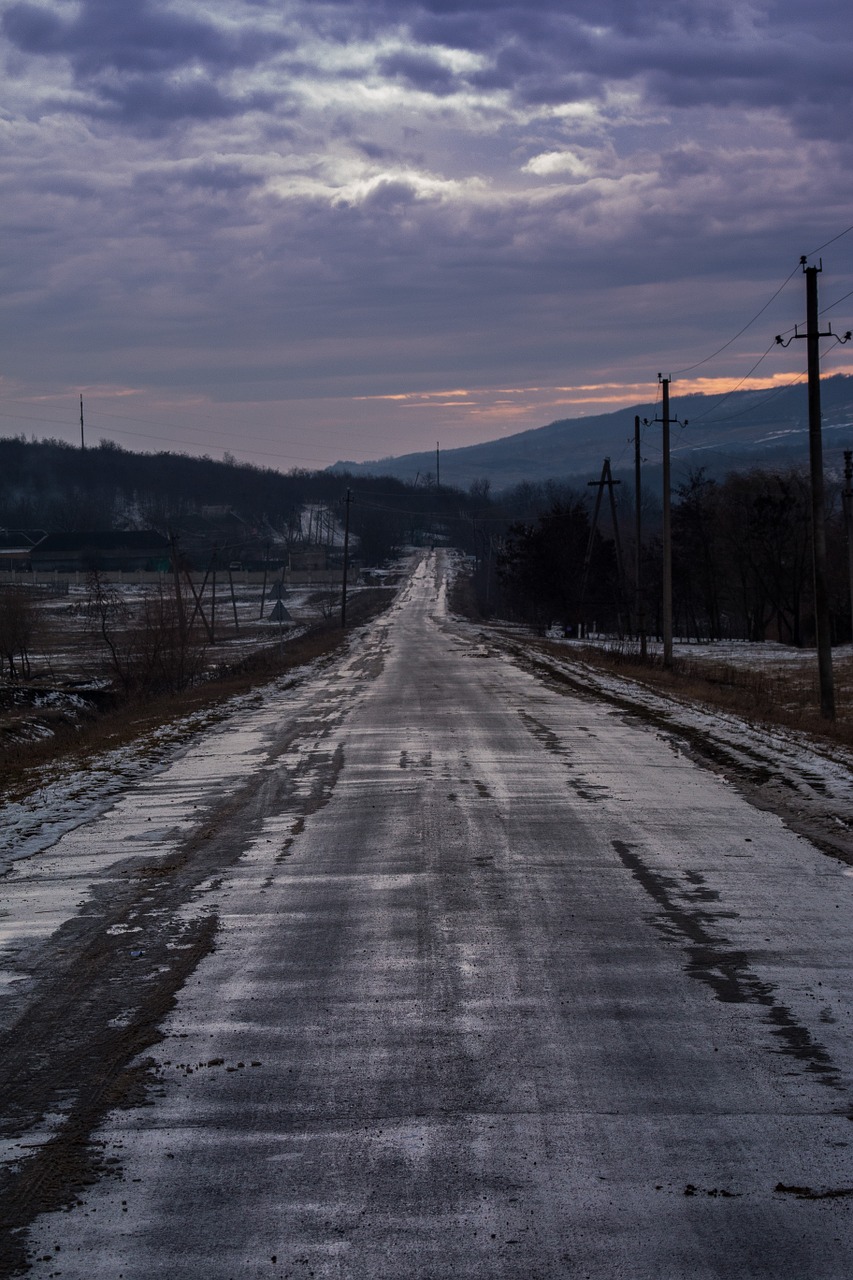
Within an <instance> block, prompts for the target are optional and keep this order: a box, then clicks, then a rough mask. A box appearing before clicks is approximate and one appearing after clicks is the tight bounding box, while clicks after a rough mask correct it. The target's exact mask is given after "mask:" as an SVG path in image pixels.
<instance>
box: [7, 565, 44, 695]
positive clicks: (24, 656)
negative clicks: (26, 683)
mask: <svg viewBox="0 0 853 1280" xmlns="http://www.w3.org/2000/svg"><path fill="white" fill-rule="evenodd" d="M37 627H38V611H37V609H36V606H35V602H34V601H33V599H32V596H31V595H30V594H29V593H28V592H27V590H26V588H25V587H8V588H5V589H4V590H2V591H0V656H2V660H3V668H4V670H5V668H6V666H7V665H8V674H9V679H10V680H16V679H18V677H19V675H20V676H21V677H22V678H23V679H29V676H30V650H31V649H32V645H33V640H34V638H35V635H36V631H37Z"/></svg>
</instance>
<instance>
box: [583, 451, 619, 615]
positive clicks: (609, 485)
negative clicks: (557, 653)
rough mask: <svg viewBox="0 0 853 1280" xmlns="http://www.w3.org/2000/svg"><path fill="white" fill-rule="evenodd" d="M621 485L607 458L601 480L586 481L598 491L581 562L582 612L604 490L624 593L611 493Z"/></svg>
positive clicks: (617, 526) (614, 499) (616, 522)
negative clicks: (607, 500)
mask: <svg viewBox="0 0 853 1280" xmlns="http://www.w3.org/2000/svg"><path fill="white" fill-rule="evenodd" d="M621 483H622V481H621V480H614V479H613V473H612V471H611V470H610V459H609V458H605V459H604V465H603V466H602V468H601V479H600V480H588V481H587V485H588V487H589V488H590V489H598V493H597V494H596V495H595V509H594V511H593V516H592V524H591V525H590V529H589V539H588V541H587V545H586V555H585V556H584V562H583V574H582V576H581V593H580V608H581V611H582V610H583V603H584V598H585V596H586V587H587V581H588V579H589V570H590V566H591V564H592V549H593V546H594V544H595V534H596V530H597V529H598V517H599V514H600V512H601V495H602V494H603V492H604V490H605V488H606V489H607V492H608V496H609V498H610V519H611V520H612V522H613V543H614V546H615V548H616V573H617V576H618V579H619V594H620V595H622V594H623V593H624V574H623V564H622V542H621V539H620V537H619V523H618V520H617V517H616V498H615V495H614V493H613V486H614V485H615V484H621ZM619 628H620V634H621V628H622V623H621V620H620V623H619Z"/></svg>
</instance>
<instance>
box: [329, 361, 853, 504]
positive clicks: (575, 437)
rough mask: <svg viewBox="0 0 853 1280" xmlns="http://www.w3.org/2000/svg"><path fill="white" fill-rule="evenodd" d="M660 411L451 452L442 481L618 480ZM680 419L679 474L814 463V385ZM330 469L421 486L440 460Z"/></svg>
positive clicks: (699, 405)
mask: <svg viewBox="0 0 853 1280" xmlns="http://www.w3.org/2000/svg"><path fill="white" fill-rule="evenodd" d="M821 394H822V405H823V431H824V453H825V456H826V463H827V467H828V468H831V469H840V467H841V465H842V464H841V453H842V451H843V450H844V449H845V448H851V447H853V377H850V376H846V375H844V374H837V375H835V376H833V377H830V378H825V379H824V380H823V381H822V383H821ZM658 413H659V405H658V406H655V405H653V404H637V405H632V406H631V407H630V408H627V409H618V410H616V412H614V413H604V414H594V415H590V416H587V417H583V418H561V419H559V420H558V421H556V422H551V423H549V424H548V425H547V426H544V427H534V428H532V429H530V430H528V431H520V432H518V433H517V434H516V435H511V436H505V437H504V438H503V439H500V440H489V441H486V442H485V443H484V444H475V445H468V446H466V447H464V448H461V449H444V450H442V453H441V480H442V483H446V484H448V485H456V486H459V487H467V486H468V485H470V484H471V482H472V481H474V480H479V479H481V478H485V477H488V479H489V480H491V482H492V485H493V487H494V488H495V489H503V488H506V487H508V486H510V485H515V484H519V483H521V482H522V481H534V482H535V481H542V480H553V479H569V480H572V479H580V478H584V479H586V478H587V477H588V476H589V475H590V474H591V473H597V472H598V471H600V469H601V463H602V459H603V458H604V457H605V456H606V457H609V458H610V459H611V463H612V466H613V470H614V472H616V471H619V470H620V469H621V470H622V471H623V472H624V471H626V470H627V469H628V468H629V467H631V466H632V465H633V448H632V441H633V434H634V418H635V416H636V415H639V417H640V418H641V419H643V418H648V419H650V420H652V421H653V420H654V418H655V417H656V416H657V415H658ZM672 413H673V414H677V415H678V417H679V418H680V419H681V420H682V421H683V420H685V419H686V420H687V422H688V424H689V425H688V426H687V427H685V428H684V429H682V428H680V427H674V428H673V435H672V450H673V474H674V476H675V477H676V478H677V477H679V476H684V475H686V473H687V472H688V471H690V470H691V469H695V468H697V467H700V466H701V467H705V468H706V470H707V472H708V474H710V475H723V474H725V473H726V472H728V471H742V470H745V469H747V468H749V467H752V466H761V467H769V468H774V467H786V466H790V465H792V464H793V465H796V464H798V463H803V464H805V463H807V461H808V401H807V392H806V386H805V383H804V382H801V383H797V384H796V385H795V386H789V387H784V388H781V389H779V390H776V391H772V392H768V391H736V392H734V393H733V394H731V395H728V396H726V397H725V399H724V400H723V398H721V397H720V396H704V395H691V396H677V397H676V396H673V399H672ZM659 432H660V428H659V427H655V426H650V427H646V428H644V434H643V441H644V444H643V452H644V455H646V456H647V460H648V462H649V463H650V464H651V466H652V467H654V464H655V462H656V461H658V460H659V457H660V434H659ZM330 470H341V471H344V470H345V471H348V472H350V473H352V474H354V475H359V474H361V475H388V476H395V477H397V478H398V479H401V480H408V481H410V482H411V481H414V479H415V477H416V476H417V474H418V473H420V474H421V476H424V475H427V474H430V475H432V474H434V472H435V454H434V453H433V452H425V453H409V454H404V455H403V456H402V457H397V458H381V459H378V460H377V461H375V462H365V463H355V462H338V463H336V464H335V466H334V467H333V468H330Z"/></svg>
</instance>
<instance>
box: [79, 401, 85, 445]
mask: <svg viewBox="0 0 853 1280" xmlns="http://www.w3.org/2000/svg"><path fill="white" fill-rule="evenodd" d="M80 448H81V449H85V448H86V436H85V434H84V431H83V395H82V393H81V395H80Z"/></svg>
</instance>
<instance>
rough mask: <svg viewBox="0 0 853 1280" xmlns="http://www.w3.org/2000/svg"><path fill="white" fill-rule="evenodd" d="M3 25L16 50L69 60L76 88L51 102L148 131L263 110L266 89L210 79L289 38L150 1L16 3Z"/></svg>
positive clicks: (262, 56)
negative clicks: (229, 26) (234, 88)
mask: <svg viewBox="0 0 853 1280" xmlns="http://www.w3.org/2000/svg"><path fill="white" fill-rule="evenodd" d="M2 30H3V34H4V35H5V36H6V38H7V39H8V40H9V42H10V44H12V45H13V46H14V47H15V48H16V49H17V50H18V51H19V52H20V53H24V54H29V55H38V56H41V57H44V58H51V59H57V58H61V59H63V60H65V61H66V62H67V63H68V65H69V66H70V67H71V70H72V72H73V76H74V81H75V85H76V87H77V88H78V89H79V90H82V96H80V97H78V98H77V99H76V100H73V101H72V100H71V99H66V100H64V101H61V100H60V101H58V100H57V99H51V100H49V101H48V105H49V106H51V107H55V106H57V105H58V106H60V107H63V106H64V107H65V109H67V110H69V111H72V112H74V113H76V114H80V115H91V116H93V117H96V118H99V119H102V120H110V121H113V122H114V123H116V124H119V125H124V126H128V127H130V128H138V129H141V130H142V131H143V132H148V133H151V134H153V135H155V136H156V135H157V134H160V133H162V132H163V130H164V128H167V127H168V126H169V125H170V124H171V123H176V122H180V121H184V120H217V119H219V120H222V119H227V118H230V117H233V116H236V115H240V114H242V113H243V112H245V111H250V110H259V109H261V110H267V109H269V108H270V107H271V106H272V104H273V101H274V96H273V95H272V94H270V93H266V94H258V93H255V94H249V95H239V94H233V93H230V92H228V91H227V90H225V89H224V88H223V87H222V86H221V84H220V83H218V81H219V78H220V77H223V76H225V75H227V74H228V73H230V72H233V71H236V70H242V69H246V68H252V67H254V66H257V65H258V64H259V63H261V62H263V61H265V60H266V59H268V58H269V57H270V56H271V55H272V54H273V53H275V52H277V51H280V50H282V49H284V48H285V47H287V46H288V45H289V43H290V42H289V41H288V40H287V39H285V37H283V36H281V35H276V36H271V35H270V33H269V32H266V31H262V30H260V29H255V28H253V27H251V26H248V25H247V26H244V27H243V28H241V29H240V30H238V31H236V32H233V31H230V30H226V29H224V28H220V27H218V26H217V25H216V24H215V23H213V22H210V21H203V20H201V19H198V18H191V17H186V16H182V15H180V14H177V13H175V12H173V11H172V10H169V9H166V8H163V7H160V6H158V5H156V4H153V3H151V2H150V0H134V2H133V3H129V4H116V3H114V0H83V3H82V4H81V5H80V7H79V8H78V9H77V10H76V11H75V12H74V13H73V15H72V16H65V14H64V13H63V12H62V11H60V10H59V9H57V8H56V7H53V8H47V7H46V6H43V5H36V4H30V3H27V2H22V3H16V4H13V5H11V6H10V7H9V8H8V9H6V11H5V12H4V14H3V18H2Z"/></svg>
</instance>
